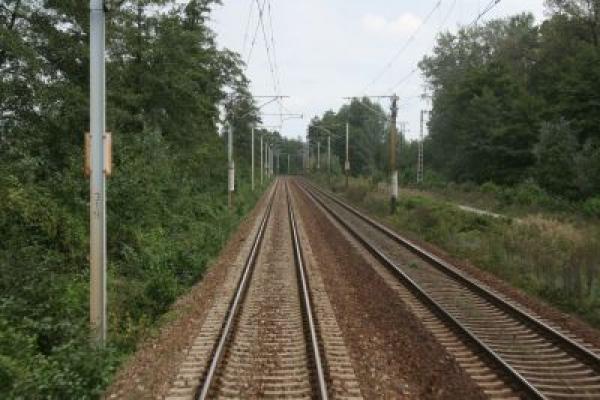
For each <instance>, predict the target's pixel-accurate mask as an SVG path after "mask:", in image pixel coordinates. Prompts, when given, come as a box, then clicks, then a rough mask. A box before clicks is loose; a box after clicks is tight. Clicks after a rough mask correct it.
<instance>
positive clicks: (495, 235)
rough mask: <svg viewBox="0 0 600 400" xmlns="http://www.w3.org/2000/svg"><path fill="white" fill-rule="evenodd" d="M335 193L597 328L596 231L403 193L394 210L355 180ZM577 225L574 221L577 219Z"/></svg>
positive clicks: (599, 270)
mask: <svg viewBox="0 0 600 400" xmlns="http://www.w3.org/2000/svg"><path fill="white" fill-rule="evenodd" d="M331 188H332V190H334V191H336V192H338V194H340V195H342V196H343V197H345V198H346V199H347V200H349V201H350V202H351V203H353V204H355V205H357V206H359V207H361V208H362V209H364V210H366V211H368V212H369V213H371V214H373V215H375V216H377V217H379V218H380V219H382V220H384V221H386V222H387V223H389V224H390V225H392V226H393V227H395V228H396V229H398V230H399V231H402V232H404V233H408V234H409V235H410V236H413V237H415V238H419V239H422V240H425V241H427V242H430V243H432V244H435V245H437V246H439V247H441V248H443V249H444V250H445V251H447V252H448V253H449V254H450V255H452V256H455V257H459V258H462V259H466V260H469V261H470V262H471V263H473V264H474V265H476V266H478V267H480V268H482V269H484V270H486V271H489V272H491V273H493V274H495V275H496V276H498V277H500V278H501V279H503V280H505V281H507V282H509V283H511V284H512V285H514V286H516V287H518V288H520V289H523V290H524V291H525V292H527V293H530V294H532V295H534V296H537V297H539V298H541V299H543V300H544V301H546V302H548V303H550V304H552V305H555V306H557V307H559V308H560V309H562V310H564V311H567V312H569V313H573V314H576V315H578V316H580V317H582V318H583V319H585V320H587V321H588V322H589V323H591V324H592V325H594V326H597V327H600V226H598V224H593V223H588V224H581V223H575V222H565V221H563V220H559V219H556V218H552V217H548V216H544V215H542V214H532V215H527V216H525V217H523V218H520V219H511V218H493V217H489V216H485V215H478V214H473V213H470V212H466V211H463V210H461V209H459V208H458V207H456V206H453V205H451V204H449V203H447V202H444V201H441V200H437V199H435V198H432V197H425V196H419V195H414V194H406V193H404V194H401V196H400V199H399V203H398V209H397V211H396V213H395V214H394V215H390V214H389V202H388V198H387V196H386V195H385V194H384V193H381V191H378V190H377V186H376V185H374V184H372V183H371V182H369V181H368V180H365V179H352V180H351V182H350V185H349V187H348V189H347V190H346V188H345V186H344V185H343V184H341V182H339V181H335V182H334V183H333V185H332V187H331ZM574 221H577V219H574Z"/></svg>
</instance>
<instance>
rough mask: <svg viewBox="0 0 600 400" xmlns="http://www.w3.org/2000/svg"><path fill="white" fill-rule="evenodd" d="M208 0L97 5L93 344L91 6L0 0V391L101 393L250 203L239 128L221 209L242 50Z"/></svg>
mask: <svg viewBox="0 0 600 400" xmlns="http://www.w3.org/2000/svg"><path fill="white" fill-rule="evenodd" d="M214 3H217V2H215V1H212V0H206V1H190V2H185V3H183V4H182V3H181V2H165V1H158V0H157V1H152V0H150V1H144V2H137V3H135V2H124V3H123V4H122V5H121V7H120V8H118V9H114V10H112V11H111V12H109V13H107V16H106V54H107V56H106V78H107V79H106V97H107V98H106V106H107V109H106V120H107V121H106V125H107V130H109V131H111V132H112V135H113V141H114V146H113V147H114V149H113V154H114V168H113V176H112V177H111V178H110V179H109V180H108V184H107V185H108V189H107V213H108V217H107V221H108V227H107V232H108V234H107V241H108V248H107V253H108V326H109V332H108V337H109V342H108V344H107V347H106V349H104V350H100V349H96V348H93V347H91V346H90V344H89V337H88V336H89V329H88V304H89V294H88V293H89V261H88V252H89V243H88V240H89V235H88V224H89V217H88V215H89V208H88V201H89V181H88V180H87V179H86V178H85V176H84V174H83V168H82V166H83V138H84V132H86V131H88V130H89V102H88V99H89V82H90V77H89V41H88V38H89V17H88V16H89V9H88V8H89V5H88V4H87V3H86V2H81V1H78V2H72V1H71V2H66V1H58V2H32V1H22V2H21V1H8V2H7V3H6V2H3V5H4V4H6V7H0V37H2V40H1V42H2V43H1V45H0V47H1V48H0V76H2V79H0V238H2V240H0V398H2V399H90V398H97V397H98V396H99V395H100V393H101V392H102V390H103V388H104V387H105V386H106V384H107V382H108V381H109V380H110V377H111V375H112V373H113V371H114V369H115V368H116V366H117V365H118V364H119V363H120V362H121V361H122V360H123V359H124V358H125V357H126V356H127V355H129V354H130V353H131V352H132V351H133V350H134V349H135V347H136V344H137V343H138V341H139V340H140V338H143V337H145V336H146V335H148V334H151V333H152V331H153V329H154V328H155V327H156V326H157V325H158V323H159V322H158V321H159V320H160V318H161V316H162V315H163V314H164V313H165V311H166V310H167V309H168V308H169V306H170V304H171V303H172V302H173V301H174V300H175V298H176V297H177V296H179V295H180V294H181V293H183V292H185V291H186V290H187V289H188V288H189V287H190V286H191V285H192V284H193V283H195V282H197V281H198V280H199V279H200V278H201V277H202V275H203V272H204V269H205V266H206V265H207V262H208V261H209V260H210V259H211V258H212V257H214V256H215V255H216V254H217V253H218V252H219V250H220V249H221V247H222V245H223V244H224V242H225V241H226V239H227V238H228V236H229V234H230V233H231V232H232V230H234V229H235V227H236V226H237V224H238V222H239V221H240V219H241V218H242V217H243V215H245V214H246V213H247V211H248V210H249V209H251V207H252V206H253V205H254V203H255V201H256V199H257V196H258V195H259V192H260V190H257V191H256V192H255V193H252V192H251V191H250V190H249V188H248V185H247V182H249V179H248V174H249V158H250V150H249V149H250V143H249V139H248V137H249V135H240V134H238V135H236V141H235V143H234V145H235V157H236V167H237V168H238V173H240V174H241V176H240V175H238V178H239V179H238V185H236V189H237V194H236V203H235V204H236V207H235V209H234V210H232V211H230V210H228V209H227V206H226V204H227V197H226V187H227V186H226V182H227V171H226V165H227V160H226V148H225V142H224V140H223V137H222V135H220V128H221V127H222V122H227V123H229V124H230V125H232V126H234V128H236V129H238V130H239V129H242V127H248V126H249V124H250V123H252V122H256V121H257V114H256V107H255V105H254V103H253V100H252V96H251V95H250V94H249V91H248V80H247V79H246V78H245V76H244V74H243V66H242V64H241V61H240V59H239V57H238V56H237V55H236V54H235V53H233V52H231V51H229V50H227V49H220V48H218V46H217V44H216V42H215V35H214V33H213V32H212V31H211V30H210V29H209V28H208V26H207V24H206V21H207V19H208V18H209V13H210V9H211V6H212V5H213V4H214ZM115 8H116V7H115ZM2 21H11V23H10V24H3V23H2ZM223 106H225V113H223V112H222V111H223V110H222V109H223ZM222 115H224V119H225V121H223V120H222ZM236 116H237V117H236ZM240 116H243V117H240ZM245 132H246V131H244V133H245ZM263 134H264V132H263Z"/></svg>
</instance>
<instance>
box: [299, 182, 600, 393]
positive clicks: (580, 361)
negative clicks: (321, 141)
mask: <svg viewBox="0 0 600 400" xmlns="http://www.w3.org/2000/svg"><path fill="white" fill-rule="evenodd" d="M303 190H308V191H309V192H310V194H308V192H307V194H308V196H310V197H311V198H312V199H313V200H314V201H315V203H317V204H319V205H320V206H322V207H324V208H325V209H326V210H328V212H329V213H330V214H331V215H332V216H334V217H335V218H336V219H337V220H338V222H339V223H341V224H342V225H343V226H344V227H345V228H346V229H347V230H349V231H350V232H351V233H352V235H353V236H354V237H355V238H356V239H357V240H359V241H360V242H362V244H363V245H364V246H365V247H366V248H368V249H369V251H370V252H371V253H372V254H373V255H374V256H375V257H376V258H378V259H379V261H380V262H382V263H383V264H384V265H386V266H387V267H388V269H389V271H391V272H392V273H393V274H394V275H395V276H396V278H400V281H402V286H403V288H402V287H396V289H397V291H399V292H401V293H400V294H401V296H402V298H403V299H405V301H406V302H407V303H408V304H409V305H410V307H411V308H412V309H413V310H415V311H416V313H417V314H418V315H419V316H420V318H421V319H422V320H423V322H424V324H425V325H426V326H427V327H428V328H430V329H431V331H432V332H433V333H434V335H435V336H437V337H438V339H439V340H440V342H441V343H442V344H444V345H445V346H446V348H447V349H448V351H449V352H450V353H452V354H454V356H455V357H456V359H457V361H458V362H459V364H460V365H461V366H462V367H463V368H464V369H465V370H466V371H467V372H469V373H470V374H471V376H472V377H473V379H474V380H475V381H476V382H477V383H478V384H479V385H480V387H481V388H482V389H484V391H485V392H486V394H488V395H489V396H491V397H499V398H506V397H511V396H515V394H518V395H524V396H527V397H531V398H600V362H599V358H598V355H597V354H596V353H594V352H592V351H590V350H588V349H587V348H585V347H583V346H582V345H580V344H579V343H577V342H576V341H575V340H573V339H571V338H569V337H567V336H566V335H563V334H561V333H560V332H558V331H556V330H554V329H552V328H550V327H548V326H547V325H546V324H544V323H543V322H541V321H540V320H538V319H537V318H535V317H533V316H531V315H530V314H529V313H528V312H527V311H525V310H522V309H521V308H519V307H518V306H516V305H515V304H513V303H511V302H510V301H507V300H506V299H503V298H501V297H500V296H499V295H497V294H496V293H493V292H491V291H490V290H489V289H487V288H485V287H484V286H483V285H481V284H480V283H479V282H476V281H473V280H472V279H470V278H468V277H465V276H464V275H463V274H462V273H460V272H459V271H457V270H456V269H455V268H453V267H452V266H450V265H448V264H446V263H445V262H443V261H442V260H440V259H438V258H436V257H435V256H432V255H431V254H429V253H427V252H425V251H423V250H421V249H420V248H418V247H416V246H414V245H412V243H410V242H408V241H406V240H404V239H403V238H401V237H399V236H398V235H396V234H395V233H393V232H391V231H390V230H389V229H387V228H385V227H383V226H381V225H379V224H377V223H375V222H374V221H372V220H370V219H369V218H368V217H365V216H363V215H362V214H360V213H358V212H356V211H355V210H354V209H352V208H351V207H348V206H347V205H344V203H342V202H340V201H339V200H337V199H336V198H334V197H331V196H330V195H327V194H325V193H324V192H321V191H318V190H317V189H316V188H315V187H313V186H311V187H310V188H309V187H308V186H307V185H306V184H304V185H303ZM397 286H399V285H397ZM513 391H514V392H513Z"/></svg>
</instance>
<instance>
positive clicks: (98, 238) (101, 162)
mask: <svg viewBox="0 0 600 400" xmlns="http://www.w3.org/2000/svg"><path fill="white" fill-rule="evenodd" d="M104 47H105V13H104V1H102V0H90V134H91V152H90V153H91V163H90V164H91V177H90V328H91V335H92V340H93V341H94V342H95V343H96V344H97V345H99V346H103V345H104V344H105V342H106V331H107V323H106V175H105V170H106V165H105V154H104V132H105V131H106V114H105V99H106V98H105V88H106V79H105V60H104Z"/></svg>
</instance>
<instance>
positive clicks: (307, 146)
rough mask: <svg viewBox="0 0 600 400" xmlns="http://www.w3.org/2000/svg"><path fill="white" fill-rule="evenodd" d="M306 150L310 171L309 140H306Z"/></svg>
mask: <svg viewBox="0 0 600 400" xmlns="http://www.w3.org/2000/svg"><path fill="white" fill-rule="evenodd" d="M306 151H307V153H308V172H309V173H310V140H309V141H308V142H306Z"/></svg>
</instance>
